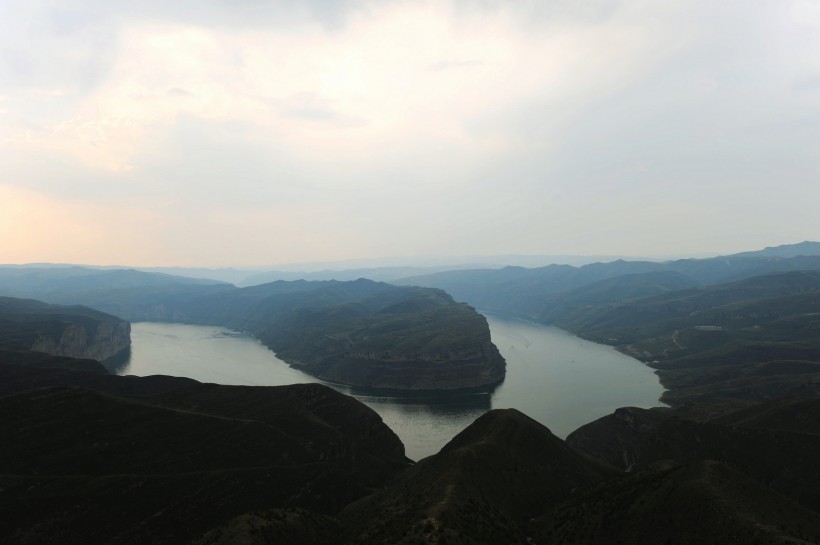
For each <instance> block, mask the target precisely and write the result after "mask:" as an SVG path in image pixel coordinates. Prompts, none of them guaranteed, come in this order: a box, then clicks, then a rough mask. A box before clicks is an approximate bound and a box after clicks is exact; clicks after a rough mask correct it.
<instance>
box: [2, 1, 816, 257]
mask: <svg viewBox="0 0 820 545" xmlns="http://www.w3.org/2000/svg"><path fill="white" fill-rule="evenodd" d="M807 239H809V240H817V239H820V2H817V1H813V0H742V1H733V0H725V1H720V2H715V1H713V0H707V1H697V0H685V1H664V2H656V1H632V0H624V1H618V0H613V1H606V0H601V1H597V0H541V1H512V0H511V1H491V0H486V1H467V0H452V1H445V0H434V1H429V2H427V1H423V0H419V1H413V0H407V1H395V2H391V1H388V0H381V1H372V2H371V1H366V0H361V1H359V0H337V1H331V0H311V1H297V0H232V1H228V0H179V1H173V2H169V1H167V0H135V1H120V2H111V1H109V0H72V1H69V0H0V263H25V262H37V261H51V262H74V263H89V264H113V263H116V264H126V265H135V266H155V265H156V266H158V265H184V266H228V265H233V266H250V265H257V266H258V265H276V264H282V263H292V262H306V261H331V260H341V259H352V258H379V257H384V256H448V255H493V254H606V255H613V254H620V255H644V256H645V255H667V256H668V255H675V254H694V253H697V254H703V253H713V254H719V253H731V252H736V251H742V250H748V249H758V248H762V247H764V246H768V245H776V244H783V243H793V242H799V241H802V240H807Z"/></svg>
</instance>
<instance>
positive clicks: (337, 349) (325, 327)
mask: <svg viewBox="0 0 820 545" xmlns="http://www.w3.org/2000/svg"><path fill="white" fill-rule="evenodd" d="M9 270H11V271H12V272H14V273H15V274H14V275H11V274H6V276H7V277H13V279H14V280H15V282H17V284H25V282H23V278H24V277H23V276H21V275H18V274H17V273H18V272H19V271H18V270H17V269H9ZM9 270H4V269H0V290H3V289H12V288H14V286H17V284H15V283H13V282H12V283H10V284H9V283H6V284H4V283H3V282H4V277H3V273H4V272H5V273H8V271H9ZM24 271H25V272H27V273H29V274H32V275H33V276H34V279H29V280H28V284H26V285H27V286H29V288H31V289H32V290H34V288H37V289H40V288H43V286H42V285H41V283H39V281H37V280H36V278H37V275H38V274H40V273H42V274H43V275H44V277H45V278H51V277H52V276H53V275H55V274H56V273H54V272H53V270H52V269H45V270H44V271H38V270H36V269H34V270H32V269H24ZM72 271H73V269H72ZM73 272H74V273H76V275H77V276H71V275H69V276H68V277H66V278H63V277H59V275H58V277H59V278H61V279H62V280H61V282H57V283H56V285H55V286H51V287H50V288H49V290H47V291H46V292H43V294H44V295H47V296H48V297H50V298H52V299H58V300H66V299H68V300H72V298H80V299H78V300H83V301H85V300H87V301H88V304H89V305H91V306H93V307H94V308H97V309H99V310H102V311H105V312H111V313H114V314H116V315H118V316H121V317H123V318H127V319H129V320H133V321H168V322H184V323H191V324H203V325H220V326H225V327H231V328H235V329H240V330H243V331H247V332H249V333H251V334H252V335H254V336H255V337H257V338H259V339H260V340H261V341H262V342H263V343H265V344H266V345H267V346H268V347H269V348H270V349H272V350H273V351H275V352H276V353H277V355H278V357H280V358H281V359H283V360H285V361H287V362H288V363H289V364H291V365H293V366H295V367H298V368H300V369H301V370H303V371H305V372H307V373H310V374H312V375H315V376H317V377H320V378H322V379H325V380H329V381H333V382H339V383H344V384H350V385H354V386H366V387H375V388H385V389H402V390H430V389H436V390H437V389H442V390H448V389H458V388H474V387H491V386H494V385H496V384H498V383H500V382H501V381H502V380H503V379H504V373H505V362H504V359H503V358H502V357H501V355H500V354H499V352H498V349H497V348H496V347H495V345H494V344H493V343H492V340H491V339H490V331H489V326H488V325H487V322H486V320H485V319H484V317H483V316H481V315H480V314H478V313H477V312H476V311H475V310H474V309H473V308H472V307H470V306H468V305H465V304H459V303H456V302H455V301H453V299H452V298H451V297H450V296H449V295H447V294H446V293H444V292H442V291H441V290H435V289H429V288H418V287H397V286H391V285H388V284H384V283H380V282H373V281H370V280H364V279H359V280H355V281H351V282H337V281H326V282H307V281H295V282H284V281H278V282H272V283H270V284H262V285H259V286H252V287H248V288H236V287H234V286H229V285H226V284H214V283H210V284H208V283H202V282H200V281H188V280H186V279H183V278H179V277H171V276H167V275H156V274H148V273H140V272H137V271H96V270H94V271H91V272H89V271H88V270H85V269H81V270H80V271H73ZM80 273H82V274H80ZM103 273H105V274H103ZM61 274H68V273H66V272H65V271H63V272H62V273H61ZM6 279H7V280H8V278H6ZM89 279H96V280H97V281H99V285H98V287H96V288H95V287H94V283H93V281H92V280H89ZM78 283H79V284H80V285H81V286H82V290H78V289H75V288H76V284H78ZM18 287H19V286H18ZM35 291H36V290H35ZM48 348H49V349H50V348H51V347H48ZM40 349H43V348H40ZM52 351H53V350H52ZM72 355H74V356H75V357H80V356H82V355H81V354H79V353H76V354H72ZM83 357H98V355H97V354H87V355H84V356H83ZM98 359H101V358H99V357H98Z"/></svg>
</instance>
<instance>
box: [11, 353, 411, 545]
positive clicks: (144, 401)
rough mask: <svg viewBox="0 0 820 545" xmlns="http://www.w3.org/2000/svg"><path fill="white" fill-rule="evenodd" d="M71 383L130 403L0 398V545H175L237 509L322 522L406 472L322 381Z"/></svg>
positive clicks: (389, 441)
mask: <svg viewBox="0 0 820 545" xmlns="http://www.w3.org/2000/svg"><path fill="white" fill-rule="evenodd" d="M10 367H13V366H10V365H8V364H0V370H3V369H4V368H10ZM14 374H16V375H18V381H17V383H18V384H19V385H21V386H22V385H26V386H32V385H34V384H36V383H37V380H38V379H37V378H36V377H37V376H38V375H39V376H40V378H42V377H43V376H44V375H48V374H57V375H60V374H62V377H61V379H60V380H63V381H65V382H70V381H71V380H70V376H71V374H72V373H71V372H68V371H63V370H51V369H50V370H41V369H27V368H22V367H19V368H17V369H16V370H15V373H14ZM20 375H29V376H28V377H27V378H26V379H22V378H20ZM76 375H78V376H79V377H80V378H79V380H80V381H82V380H90V381H92V382H93V381H102V380H103V379H106V381H105V382H107V383H108V387H109V390H121V391H127V390H133V391H138V392H141V393H139V394H123V393H121V392H118V393H111V392H110V391H109V392H108V393H104V392H102V391H100V390H93V389H87V388H80V387H76V386H71V387H58V388H37V389H33V390H23V391H21V392H18V393H12V394H7V395H5V396H0V412H2V413H3V415H4V418H3V419H2V422H0V427H1V428H2V429H0V434H2V436H3V437H5V438H6V441H5V442H4V447H3V448H2V449H0V474H2V476H0V541H2V542H3V543H21V544H22V543H58V542H59V543H66V544H72V543H78V544H79V543H83V544H89V543H100V544H103V543H105V544H113V543H156V544H162V543H187V542H189V541H191V540H193V539H197V538H199V537H200V536H202V535H204V534H205V533H206V532H207V531H208V530H210V529H212V528H214V527H215V526H219V525H220V524H222V523H227V522H228V521H230V520H231V519H232V518H233V517H237V516H240V515H242V514H243V513H246V512H250V511H256V510H267V509H286V508H290V509H293V508H300V509H307V510H309V511H310V512H311V513H315V514H316V515H315V516H316V517H320V516H322V515H332V514H334V513H335V512H337V511H338V510H339V509H340V508H341V507H343V506H344V505H346V504H347V503H349V502H351V501H353V500H355V499H357V498H359V497H361V496H363V495H365V494H367V493H369V487H371V486H381V485H383V483H384V482H385V481H386V480H387V479H389V478H390V477H391V476H393V475H395V474H396V472H397V471H400V470H401V469H402V468H403V467H405V466H406V464H407V462H406V460H405V459H404V456H403V452H404V449H403V446H402V445H401V442H400V441H399V440H398V438H397V437H396V436H395V434H393V433H392V431H390V430H389V429H388V428H387V427H386V426H385V425H384V424H383V423H382V422H381V419H380V418H379V416H378V415H377V414H376V413H374V412H373V411H372V410H370V409H368V408H367V407H365V406H364V405H361V404H360V403H359V402H357V401H355V400H354V399H352V398H349V397H347V396H344V395H342V394H339V393H338V392H336V391H334V390H332V389H330V388H327V387H324V386H321V385H316V384H312V385H299V386H292V387H289V386H286V387H270V388H265V387H228V386H216V385H202V384H199V383H195V382H193V381H189V380H182V381H179V380H177V379H168V381H167V382H166V381H164V380H162V377H151V378H147V379H141V378H137V377H115V376H108V377H104V376H96V378H94V377H91V376H90V375H85V378H82V377H83V375H82V374H76ZM89 377H91V378H89ZM158 379H160V380H159V381H158ZM163 382H166V383H164V384H162V383H163ZM116 383H119V384H116ZM142 383H145V384H142Z"/></svg>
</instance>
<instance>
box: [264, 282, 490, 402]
mask: <svg viewBox="0 0 820 545" xmlns="http://www.w3.org/2000/svg"><path fill="white" fill-rule="evenodd" d="M417 302H418V301H417V300H412V299H411V300H409V301H402V302H401V303H400V304H394V305H392V306H390V307H388V308H385V309H380V310H379V311H377V312H375V313H372V314H369V315H368V316H366V317H363V318H359V317H355V318H353V319H340V318H339V317H338V313H337V311H336V310H335V309H330V310H329V311H326V314H329V313H334V315H333V318H334V319H333V320H328V319H326V318H325V315H324V314H320V313H318V312H312V315H311V318H312V321H313V323H318V324H323V327H317V326H315V325H313V326H312V327H310V326H308V327H303V328H300V329H299V330H295V329H290V328H289V327H288V325H285V324H283V325H282V326H281V327H278V328H277V330H276V331H271V332H269V333H267V334H264V333H263V334H261V335H259V337H260V339H261V340H262V342H264V343H265V344H266V345H267V346H268V347H270V348H271V349H272V350H273V351H275V352H276V355H277V357H279V358H281V359H282V360H284V361H286V362H288V363H289V364H290V365H291V366H293V367H296V368H298V369H300V370H302V371H304V372H306V373H309V374H311V375H314V376H317V377H319V378H321V379H324V380H328V381H332V382H339V383H343V384H349V385H352V386H364V387H369V388H381V389H390V390H455V389H461V388H477V387H488V386H494V385H496V384H498V383H500V382H502V381H503V380H504V375H505V372H506V362H505V361H504V358H503V357H502V356H501V354H500V353H499V352H498V349H497V348H496V346H495V345H494V344H493V343H492V340H491V338H490V329H489V325H488V324H487V320H486V319H485V318H484V317H483V316H482V315H481V314H479V313H478V312H476V310H475V309H474V308H472V307H470V306H469V305H466V304H462V303H455V302H453V301H452V300H451V299H449V298H441V299H440V300H438V301H436V304H435V306H432V308H429V309H424V310H421V311H418V310H415V308H414V309H413V311H408V310H407V308H408V307H410V306H411V304H412V306H414V307H415V306H418V305H416V303H417Z"/></svg>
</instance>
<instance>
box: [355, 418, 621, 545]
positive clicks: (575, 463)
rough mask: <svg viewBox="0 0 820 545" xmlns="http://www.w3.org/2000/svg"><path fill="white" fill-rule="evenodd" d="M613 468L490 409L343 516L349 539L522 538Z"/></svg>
mask: <svg viewBox="0 0 820 545" xmlns="http://www.w3.org/2000/svg"><path fill="white" fill-rule="evenodd" d="M613 474H614V471H613V470H611V469H609V468H606V467H604V466H602V465H600V464H598V463H596V462H594V461H592V460H589V459H587V458H586V457H584V456H583V455H580V454H578V453H576V452H574V451H573V450H572V449H570V448H569V447H567V446H566V445H565V444H564V443H563V441H561V440H560V439H558V438H556V437H555V436H554V435H552V433H550V431H549V430H548V429H547V428H545V427H544V426H542V425H541V424H539V423H537V422H535V421H534V420H532V419H530V418H529V417H527V416H526V415H524V414H522V413H520V412H518V411H516V410H514V409H505V410H494V411H490V412H489V413H487V414H485V415H484V416H482V417H480V418H479V419H477V420H476V421H475V422H474V423H473V424H471V425H470V426H469V427H468V428H467V429H465V430H464V431H463V432H462V433H460V434H459V435H457V436H456V437H455V438H454V439H453V440H452V441H450V442H449V443H448V444H447V445H446V446H445V447H444V448H443V449H442V450H441V451H440V452H439V453H438V454H436V455H434V456H430V457H428V458H425V459H424V460H422V461H421V462H419V463H418V464H416V465H415V466H414V467H412V468H410V469H408V470H407V471H405V472H404V473H403V474H402V475H401V476H400V477H399V478H398V479H397V480H396V481H394V482H393V483H391V485H390V487H389V488H388V489H387V490H385V491H384V492H381V493H378V494H376V495H374V496H371V497H369V498H365V499H363V500H361V501H360V502H357V503H355V504H354V505H352V506H351V507H349V508H348V509H346V510H345V511H344V512H343V513H342V514H341V515H340V517H341V519H342V521H343V522H344V523H346V524H348V525H349V527H350V530H351V534H350V536H351V539H350V540H351V542H354V543H444V542H448V543H526V534H525V527H526V523H527V521H528V520H529V518H531V517H533V516H536V515H538V514H541V513H543V512H544V511H545V510H546V509H548V508H549V507H551V506H553V505H555V504H557V503H559V502H560V501H563V500H564V499H566V498H567V497H569V495H570V494H571V493H572V492H573V490H575V489H577V488H579V487H583V486H586V485H589V484H591V483H594V482H597V481H599V480H601V479H603V478H606V477H608V476H611V475H613Z"/></svg>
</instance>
